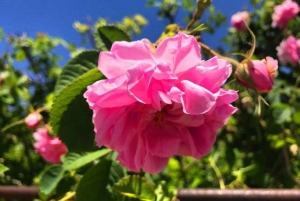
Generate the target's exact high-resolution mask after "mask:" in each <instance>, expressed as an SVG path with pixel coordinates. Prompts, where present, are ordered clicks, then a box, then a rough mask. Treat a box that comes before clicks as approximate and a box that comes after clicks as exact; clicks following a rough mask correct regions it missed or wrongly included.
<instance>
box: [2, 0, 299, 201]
mask: <svg viewBox="0 0 300 201" xmlns="http://www.w3.org/2000/svg"><path fill="white" fill-rule="evenodd" d="M281 2H282V1H281V0H251V3H252V5H253V6H254V7H255V9H254V10H253V12H251V20H250V28H251V30H253V32H254V34H255V35H256V39H257V48H256V51H255V54H254V55H253V58H256V59H263V58H265V57H266V56H271V57H273V58H277V52H276V47H277V46H278V45H279V44H280V42H281V41H282V40H283V39H284V38H287V36H289V35H294V36H295V37H297V38H299V37H300V35H299V33H300V16H299V14H298V16H297V17H296V18H295V19H293V20H291V21H290V22H289V24H288V26H287V27H286V28H285V29H284V30H282V29H279V28H272V27H271V24H272V18H271V16H272V13H273V7H274V5H277V4H280V3H281ZM296 2H298V4H299V5H300V0H297V1H296ZM146 4H147V6H148V7H149V9H151V7H157V8H159V9H158V12H157V16H158V17H159V18H162V19H163V20H164V22H166V24H167V25H168V24H173V23H176V22H177V20H178V19H177V18H176V14H177V12H178V10H179V9H183V10H185V11H186V13H187V14H186V17H185V20H186V22H187V23H188V22H189V21H190V19H191V18H192V15H193V12H194V10H195V1H193V0H148V1H147V3H146ZM241 9H242V8H241ZM244 9H246V8H244ZM208 15H209V17H208V18H207V20H206V21H202V20H199V21H198V22H197V23H196V24H195V25H194V27H196V26H198V25H199V24H200V23H205V25H206V26H207V29H206V30H205V31H206V32H208V33H210V34H214V33H215V31H217V29H218V27H219V26H220V25H222V24H224V23H226V21H228V20H229V19H226V17H225V16H224V15H223V14H222V13H221V12H219V11H218V9H217V8H215V7H213V4H212V6H210V7H209V8H208ZM147 23H148V22H147V19H146V18H145V17H144V16H142V15H141V14H136V15H134V16H126V17H124V18H123V19H122V21H120V22H110V21H109V20H107V19H105V18H100V19H98V20H97V21H96V22H92V21H91V20H90V21H89V20H88V21H87V22H74V24H73V26H74V29H75V30H76V31H77V32H78V33H79V34H81V35H82V47H76V46H75V45H74V44H71V43H70V44H68V43H67V42H66V41H64V40H63V39H61V38H53V37H51V36H48V35H47V34H45V33H38V34H37V36H36V37H35V38H29V37H27V36H26V34H18V35H9V34H6V33H5V30H4V31H3V30H2V29H0V42H1V45H4V44H5V45H6V46H7V50H6V51H5V53H4V54H3V55H1V57H0V110H1V112H0V125H1V126H0V129H1V130H0V136H1V141H0V164H4V165H5V166H7V167H9V171H6V172H4V173H1V172H0V185H35V184H38V183H39V182H40V177H39V174H40V173H41V172H42V170H43V169H44V168H45V167H48V166H49V165H48V164H46V163H45V162H44V161H43V160H42V159H41V157H40V156H39V155H38V154H37V153H35V151H34V148H33V137H32V133H33V132H34V131H33V130H30V129H28V128H27V127H26V126H25V124H24V122H23V120H24V118H25V117H26V116H27V115H28V114H29V113H31V112H33V111H35V110H37V109H39V108H46V109H45V110H43V112H41V114H42V116H43V123H45V124H47V123H48V120H49V113H48V109H47V108H49V107H50V106H51V103H52V101H53V91H54V86H55V83H56V81H57V79H58V77H59V75H60V73H61V70H62V66H60V65H59V64H58V61H59V60H60V56H59V55H56V54H55V51H53V50H54V48H55V47H57V46H63V47H64V48H66V49H67V50H68V51H69V52H70V55H71V58H72V57H75V56H76V55H78V54H79V53H80V52H82V51H83V50H84V49H85V48H84V47H85V46H86V44H87V43H89V44H90V46H91V47H92V48H93V49H96V50H107V48H106V47H105V45H104V43H103V41H102V40H101V38H100V37H99V35H98V34H97V30H98V29H99V27H102V26H104V25H109V24H114V25H115V26H116V27H118V28H119V29H121V30H123V31H125V32H126V33H127V34H128V36H129V37H131V36H133V35H138V34H140V33H141V32H142V30H143V27H144V26H146V25H147ZM182 28H183V29H184V28H185V27H182ZM155 31H159V32H162V31H163V30H155ZM169 31H170V30H169ZM171 31H172V30H171ZM174 32H175V31H174ZM222 42H223V44H226V45H227V46H226V48H221V47H219V48H218V52H220V53H222V54H223V55H226V56H229V57H232V58H235V59H237V60H238V61H242V60H243V57H242V56H237V55H235V54H234V53H243V54H245V53H246V52H247V50H249V49H250V45H249V43H250V42H251V37H250V34H249V32H247V31H245V32H237V31H236V30H235V29H234V28H230V29H229V30H228V34H227V36H226V37H224V38H223V39H222ZM204 43H205V41H204ZM220 44H221V43H220ZM202 54H203V55H205V57H210V56H209V55H208V53H206V52H204V51H203V52H202ZM299 75H300V65H299V63H298V64H297V65H294V66H291V65H281V64H280V65H279V70H278V73H277V77H276V81H275V86H274V89H273V90H272V91H271V92H270V93H268V94H264V95H263V97H264V98H265V100H266V101H267V102H268V104H269V106H267V105H265V104H262V106H261V107H262V114H261V115H258V113H257V110H258V101H257V99H256V95H255V94H254V93H253V92H251V91H247V90H246V89H245V88H242V87H240V86H238V85H237V83H231V84H229V85H228V86H230V88H234V89H237V90H239V96H240V98H239V100H238V101H236V102H235V106H237V107H238V108H239V110H238V112H237V113H236V114H235V115H233V116H232V117H231V118H230V120H229V122H228V124H227V125H226V126H225V127H224V128H223V129H222V130H220V132H219V134H218V138H217V141H216V143H215V145H214V148H213V150H212V151H211V152H210V154H209V155H207V156H205V157H203V158H201V159H200V160H195V159H193V158H189V157H174V158H171V159H170V162H169V164H168V166H167V168H166V169H165V170H164V171H163V172H162V173H160V174H157V175H148V174H145V177H146V178H148V179H149V180H151V181H152V182H153V183H154V184H155V188H156V190H157V191H160V190H161V191H163V192H164V194H165V196H166V197H168V198H171V197H172V196H173V195H174V193H176V189H178V188H182V187H187V188H222V189H224V188H299V187H300V150H299V145H300V104H299V100H300V90H299V84H300V83H299V82H300V78H299ZM226 87H227V86H226ZM92 165H93V164H88V165H85V166H83V167H81V169H79V171H77V172H76V175H74V174H73V175H72V173H70V174H67V175H66V176H65V178H64V179H63V182H62V183H63V184H61V185H62V186H66V190H62V191H61V192H58V191H57V192H56V193H57V194H58V195H59V196H62V195H64V193H66V192H68V191H69V190H70V189H71V188H73V187H74V182H76V181H78V178H81V177H82V175H83V174H84V172H85V171H86V170H87V169H88V168H89V167H91V166H92ZM129 174H130V173H129ZM166 200H167V198H166Z"/></svg>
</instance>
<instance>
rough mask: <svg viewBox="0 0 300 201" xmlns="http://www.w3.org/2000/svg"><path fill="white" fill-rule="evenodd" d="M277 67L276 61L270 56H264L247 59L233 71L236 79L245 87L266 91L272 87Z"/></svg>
mask: <svg viewBox="0 0 300 201" xmlns="http://www.w3.org/2000/svg"><path fill="white" fill-rule="evenodd" d="M277 68H278V62H277V60H275V59H273V58H272V57H266V59H263V60H248V61H246V62H242V63H241V65H240V66H238V68H237V70H236V73H235V74H236V79H237V80H238V82H239V83H241V84H242V85H244V86H246V87H247V88H251V89H254V90H256V91H258V92H268V91H270V90H271V89H272V88H273V85H274V79H275V74H276V71H277Z"/></svg>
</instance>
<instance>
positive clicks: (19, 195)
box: [0, 186, 300, 201]
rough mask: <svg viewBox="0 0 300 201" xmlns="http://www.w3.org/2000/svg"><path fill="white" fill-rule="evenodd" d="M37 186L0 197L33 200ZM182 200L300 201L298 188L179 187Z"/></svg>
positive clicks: (4, 189) (0, 190)
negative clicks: (229, 188) (232, 188)
mask: <svg viewBox="0 0 300 201" xmlns="http://www.w3.org/2000/svg"><path fill="white" fill-rule="evenodd" d="M38 197H39V195H38V189H37V188H36V187H25V186H22V187H16V186H0V198H4V199H18V200H33V199H34V198H38ZM177 197H178V199H179V200H180V201H196V200H197V201H300V190H297V189H247V190H244V189H234V190H219V189H179V190H178V196H177Z"/></svg>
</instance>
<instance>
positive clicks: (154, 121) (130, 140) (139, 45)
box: [84, 33, 238, 173]
mask: <svg viewBox="0 0 300 201" xmlns="http://www.w3.org/2000/svg"><path fill="white" fill-rule="evenodd" d="M98 67H99V70H100V71H101V72H102V73H103V74H104V75H105V76H106V77H107V78H108V79H105V80H99V81H97V82H95V83H94V84H92V85H90V86H88V88H87V91H86V92H85V94H84V97H85V98H86V99H87V102H88V104H89V106H90V108H91V109H92V110H93V123H94V126H95V132H96V142H97V145H98V146H99V147H101V146H106V147H108V148H110V149H113V150H117V151H118V152H119V153H118V157H117V158H118V160H119V161H120V162H121V164H122V165H124V166H126V167H127V168H129V169H130V170H131V171H135V172H138V171H140V169H143V170H144V171H146V172H149V173H157V172H160V171H161V170H162V169H163V168H164V167H165V166H166V164H167V162H168V160H169V158H170V157H172V156H174V155H184V156H193V157H195V158H200V157H202V156H204V155H205V154H207V153H208V152H209V151H210V149H211V148H212V145H213V144H214V142H215V140H216V135H217V131H218V130H219V129H220V128H221V127H222V126H224V125H225V124H226V122H227V120H228V118H229V116H230V115H231V114H233V113H234V112H235V111H236V110H237V109H236V108H235V107H233V106H232V105H231V104H230V103H232V102H233V101H235V100H236V99H237V98H238V95H237V92H236V91H233V90H227V89H222V88H220V87H221V86H222V85H223V84H224V83H225V81H226V80H227V78H228V77H229V76H230V74H231V65H230V64H229V62H227V61H226V60H223V59H219V58H217V57H214V58H212V59H210V60H208V61H203V60H201V54H200V47H199V45H198V43H197V41H196V40H195V38H194V37H193V36H189V35H186V34H183V33H179V34H178V35H176V36H174V37H170V38H166V39H164V40H163V41H162V42H161V43H160V44H159V45H158V47H157V49H156V50H153V49H152V48H151V47H149V45H148V44H147V43H146V42H144V41H135V42H115V43H114V44H113V45H112V48H111V50H110V52H101V53H100V56H99V65H98Z"/></svg>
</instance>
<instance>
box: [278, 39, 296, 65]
mask: <svg viewBox="0 0 300 201" xmlns="http://www.w3.org/2000/svg"><path fill="white" fill-rule="evenodd" d="M276 50H277V56H278V58H279V61H280V62H281V63H282V64H287V63H290V64H292V65H295V64H297V63H298V62H299V60H300V39H296V38H295V37H294V36H289V37H288V38H287V39H286V40H283V41H281V43H280V45H279V46H278V47H277V48H276Z"/></svg>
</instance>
